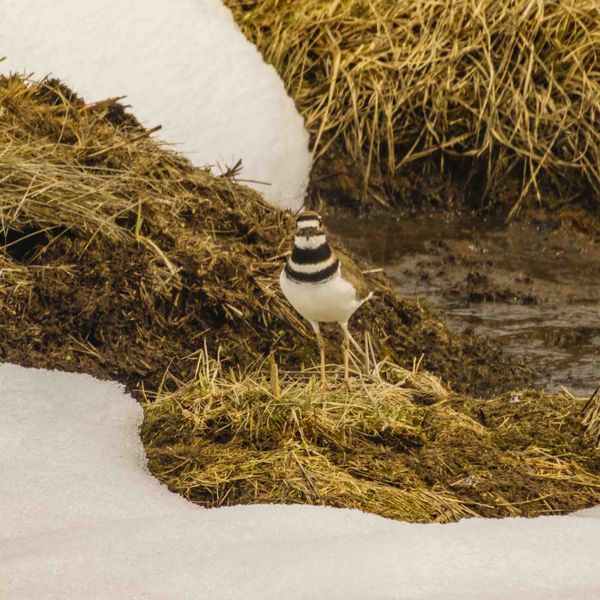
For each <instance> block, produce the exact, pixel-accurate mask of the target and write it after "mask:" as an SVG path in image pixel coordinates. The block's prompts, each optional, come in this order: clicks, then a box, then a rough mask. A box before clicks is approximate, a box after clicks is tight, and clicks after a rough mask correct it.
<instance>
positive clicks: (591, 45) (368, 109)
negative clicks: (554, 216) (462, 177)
mask: <svg viewBox="0 0 600 600" xmlns="http://www.w3.org/2000/svg"><path fill="white" fill-rule="evenodd" d="M226 4H227V5H228V6H229V7H230V8H231V9H232V11H233V13H234V15H235V16H236V19H237V21H238V23H239V24H240V26H241V27H242V29H243V31H244V32H245V33H246V35H248V37H250V39H252V40H253V41H255V43H256V44H257V46H258V47H259V49H260V50H261V52H262V53H263V55H264V56H265V58H266V60H267V61H268V62H270V63H271V64H273V65H274V67H275V68H276V69H277V71H278V72H279V73H280V75H281V76H282V78H283V80H284V82H285V85H286V87H287V90H288V91H289V93H290V94H291V96H292V97H293V98H294V99H295V101H296V104H297V106H298V108H299V109H300V111H301V113H302V114H303V115H304V117H305V121H306V124H307V127H308V129H309V131H310V133H311V136H312V142H313V151H314V153H315V156H316V157H320V156H325V157H326V159H327V160H326V162H327V164H326V166H325V167H324V170H325V172H328V173H329V175H332V174H334V175H339V173H338V171H340V170H342V171H344V173H345V175H344V176H346V177H351V176H352V173H351V171H352V169H356V168H358V171H359V172H360V174H361V176H362V179H363V181H364V183H365V184H366V183H367V182H369V183H371V190H370V192H371V194H374V195H375V196H377V194H376V192H377V190H379V189H380V187H381V185H382V182H383V183H384V184H385V185H384V187H385V189H386V191H387V193H388V194H393V193H394V191H397V186H396V185H395V183H394V182H393V180H394V177H395V176H397V175H401V174H402V173H412V174H413V175H414V174H415V172H414V169H415V166H414V164H412V163H414V161H421V162H423V161H425V162H427V161H431V160H432V159H433V160H434V162H435V164H436V165H437V166H438V167H441V168H442V169H443V168H444V167H445V165H446V164H447V163H448V161H449V160H450V159H462V160H463V162H462V163H460V164H461V165H462V166H456V168H457V169H461V168H462V169H464V168H465V164H467V165H470V167H469V168H472V169H474V170H475V171H477V172H478V173H480V174H482V175H484V176H485V178H486V182H487V183H486V186H485V187H486V192H487V194H488V197H489V196H490V195H493V194H494V193H495V192H497V191H499V190H500V189H501V186H502V183H503V181H504V179H505V178H506V176H511V175H512V176H517V175H519V176H520V177H522V191H523V193H522V195H521V199H520V200H519V202H518V204H517V205H515V211H516V210H517V209H518V207H519V206H520V205H521V203H522V201H523V199H525V198H530V197H531V198H535V199H537V200H538V201H539V202H543V200H544V194H543V188H542V187H541V185H542V182H549V183H552V184H553V185H554V186H555V187H556V188H557V189H558V190H560V191H563V192H564V193H566V192H567V190H568V189H570V190H572V189H579V190H582V189H587V188H590V187H591V188H592V189H593V190H594V191H595V194H596V198H597V197H598V192H599V191H600V166H599V165H600V138H599V137H598V130H599V128H600V127H599V125H600V122H599V119H600V71H598V68H597V64H598V62H597V53H598V48H599V47H600V9H599V7H598V3H597V2H596V1H595V0H570V1H568V2H534V1H532V0H515V1H513V2H509V3H503V2H494V1H493V0H475V1H472V0H459V1H455V2H451V3H447V2H438V1H437V0H425V1H423V0H410V1H408V2H395V1H393V0H368V1H367V0H349V1H346V2H335V3H331V2H329V1H327V0H306V1H304V2H302V3H298V2H294V1H293V0H266V1H265V0H260V1H257V0H253V1H247V0H226ZM340 150H341V153H342V155H343V159H342V161H341V162H340V160H339V157H340ZM465 161H467V162H466V163H465ZM344 164H345V165H346V166H345V167H344V166H342V165H344ZM348 165H351V166H348ZM409 165H412V166H410V168H406V167H408V166H409ZM327 169H329V171H327ZM565 176H566V177H567V178H568V185H567V184H565ZM386 182H387V183H386ZM340 185H342V184H341V183H340ZM344 189H345V190H346V191H349V190H350V189H351V186H350V185H348V186H345V187H344ZM382 202H383V203H385V200H382Z"/></svg>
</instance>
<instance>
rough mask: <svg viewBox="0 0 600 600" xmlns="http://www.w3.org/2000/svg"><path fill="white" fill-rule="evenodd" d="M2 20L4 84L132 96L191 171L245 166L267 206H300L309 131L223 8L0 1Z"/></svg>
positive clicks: (205, 3) (181, 3)
mask: <svg viewBox="0 0 600 600" xmlns="http://www.w3.org/2000/svg"><path fill="white" fill-rule="evenodd" d="M0 14H2V19H0V40H1V43H0V57H2V56H6V60H5V61H3V62H0V73H4V74H8V73H9V72H18V73H31V72H33V73H34V74H35V77H36V78H42V77H44V76H45V75H49V74H51V75H52V76H55V77H58V78H59V79H61V80H62V81H64V82H65V83H66V84H67V85H69V86H70V87H71V88H73V90H74V91H75V92H76V93H77V94H79V95H81V96H83V97H84V98H85V100H86V101H87V102H92V101H97V100H102V99H104V98H109V97H113V96H122V95H126V96H127V98H126V99H125V102H126V103H128V104H130V105H131V106H132V109H133V112H134V114H135V115H136V117H138V118H139V119H140V120H141V121H142V123H143V124H144V125H146V126H149V127H151V126H154V125H157V124H162V125H163V129H162V130H161V131H160V132H159V133H158V134H157V135H158V136H159V137H161V138H162V139H163V140H165V141H167V142H170V143H173V144H175V145H176V146H175V147H176V149H177V150H178V151H180V152H183V153H184V154H186V155H187V156H188V157H189V158H190V159H191V160H192V162H193V163H194V164H196V165H199V166H202V165H207V164H212V165H215V164H216V163H220V164H221V165H222V166H225V165H227V166H232V165H233V164H235V162H236V161H237V160H238V159H242V161H243V171H242V174H241V176H240V177H241V179H244V180H254V181H257V182H264V183H267V184H269V185H264V183H250V185H251V186H252V187H254V188H256V189H257V190H259V191H261V192H263V193H264V194H265V196H266V198H267V199H268V200H269V201H270V202H271V203H272V204H274V205H276V206H279V207H281V208H291V209H294V210H295V209H298V208H300V207H301V206H302V204H303V200H304V194H305V192H306V186H307V183H308V175H309V170H310V166H311V157H310V154H309V152H308V134H307V132H306V130H305V129H304V123H303V120H302V118H301V117H300V115H299V114H298V112H297V110H296V108H295V106H294V103H293V101H292V100H291V98H290V97H289V96H288V95H287V94H286V92H285V89H284V87H283V83H282V81H281V79H280V78H279V76H278V75H277V73H276V72H275V70H274V69H273V67H271V66H269V65H267V64H265V62H264V61H263V59H262V57H261V56H260V53H259V52H258V50H257V49H256V47H255V46H254V45H253V44H251V43H250V42H249V41H248V40H247V39H246V38H245V37H244V36H243V34H242V33H241V32H240V31H239V29H238V28H237V26H236V25H235V23H234V20H233V17H232V15H231V13H230V11H229V10H228V9H227V8H226V7H225V6H224V5H223V4H222V3H221V2H220V1H219V0H178V1H177V2H168V1H167V0H95V1H94V2H81V1H80V0H53V2H39V1H38V0H19V1H18V2H14V0H0ZM215 170H216V171H217V172H218V168H217V169H215Z"/></svg>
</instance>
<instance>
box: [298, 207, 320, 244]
mask: <svg viewBox="0 0 600 600" xmlns="http://www.w3.org/2000/svg"><path fill="white" fill-rule="evenodd" d="M314 237H320V238H325V227H324V226H323V219H322V218H321V215H320V214H319V213H317V212H315V211H313V210H305V211H302V212H301V213H300V214H299V215H298V216H297V217H296V239H298V238H303V239H304V240H306V241H307V242H308V241H309V240H310V239H311V238H314Z"/></svg>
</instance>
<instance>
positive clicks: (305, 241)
mask: <svg viewBox="0 0 600 600" xmlns="http://www.w3.org/2000/svg"><path fill="white" fill-rule="evenodd" d="M326 241H327V237H326V236H325V234H324V233H320V234H318V235H311V236H310V237H308V238H306V237H304V236H302V235H297V236H296V237H295V238H294V245H295V246H296V247H297V248H301V249H302V250H314V249H315V248H318V247H319V246H322V245H323V244H324V243H325V242H326Z"/></svg>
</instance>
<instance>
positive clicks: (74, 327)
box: [0, 78, 527, 396]
mask: <svg viewBox="0 0 600 600" xmlns="http://www.w3.org/2000/svg"><path fill="white" fill-rule="evenodd" d="M0 84H2V85H1V86H0V92H2V93H3V94H4V98H5V101H4V103H5V106H6V108H7V110H5V111H0V115H2V117H1V118H0V128H1V127H5V130H4V132H3V133H4V134H5V136H6V137H7V139H9V140H10V143H9V144H7V148H8V149H9V150H10V151H11V153H13V154H11V153H9V152H7V153H6V154H4V155H0V161H1V160H2V157H8V158H11V157H16V158H13V163H10V165H7V166H6V171H7V172H8V173H9V175H8V176H12V175H11V174H12V173H14V171H15V165H17V167H18V164H19V163H18V160H20V157H21V156H27V155H28V153H33V154H32V157H33V158H32V159H31V160H37V161H41V162H40V167H39V168H41V169H43V168H44V165H45V162H44V161H46V160H48V161H51V162H52V164H59V165H60V167H61V168H60V170H59V171H56V172H59V173H66V174H67V175H68V176H69V177H72V178H73V177H74V178H78V177H79V176H82V177H83V176H84V175H85V173H86V172H87V171H86V170H88V169H93V170H94V173H101V174H102V176H103V177H104V179H103V182H104V184H103V185H104V186H105V187H106V188H107V189H111V190H112V193H113V194H114V195H118V196H119V197H121V198H124V199H125V200H126V202H127V203H130V205H131V207H132V208H131V209H130V210H129V211H128V212H126V213H123V214H121V215H120V216H119V218H118V220H117V225H118V226H119V227H120V228H121V229H122V234H121V237H120V238H119V239H116V238H115V236H114V235H112V236H109V235H105V233H104V232H103V231H96V230H95V229H91V228H90V227H89V226H87V225H86V223H85V214H83V216H82V218H81V223H79V221H75V223H71V224H70V225H69V227H66V226H65V225H64V221H63V220H62V217H61V213H60V209H59V208H58V206H60V202H61V198H58V199H57V198H56V197H53V196H51V195H49V196H48V197H45V196H43V194H51V193H52V190H53V189H55V186H48V188H44V189H43V190H41V191H40V192H38V196H37V198H36V201H37V203H38V204H40V203H43V202H46V203H47V205H48V207H49V210H48V211H47V213H45V215H44V219H45V221H44V224H43V227H42V226H40V225H38V226H37V228H36V221H35V219H33V217H32V218H29V217H28V212H27V210H28V206H27V204H24V205H23V207H21V208H20V210H19V211H18V218H17V217H11V219H12V220H11V221H10V223H6V224H5V228H4V231H5V233H4V235H5V239H4V246H3V247H2V246H0V250H1V251H3V254H2V255H0V259H1V260H5V261H8V263H9V265H12V266H14V267H18V268H19V269H21V270H22V271H23V273H25V275H26V280H27V281H26V282H23V283H22V282H20V281H19V278H18V277H17V276H16V275H14V270H13V271H11V273H13V275H11V277H14V280H11V282H9V283H10V285H7V286H6V287H3V286H0V306H1V310H0V360H4V361H11V362H16V363H19V364H22V365H25V366H35V367H48V368H58V369H64V370H69V371H83V372H86V373H90V374H92V375H96V376H98V377H101V378H110V379H116V380H118V381H121V382H123V383H124V384H126V385H127V387H128V389H130V390H132V391H133V392H134V393H137V394H139V393H140V392H141V391H142V390H145V391H149V392H152V391H154V390H156V389H158V388H159V387H160V386H162V385H163V384H165V385H173V386H175V385H177V384H178V383H179V382H181V381H186V380H188V379H190V378H191V377H192V376H193V375H194V372H195V369H196V363H197V358H198V353H199V352H200V351H202V349H203V348H204V345H205V344H206V345H207V347H208V349H209V352H211V353H212V354H213V355H216V354H217V353H219V352H220V356H221V359H222V360H223V361H224V363H225V364H226V365H231V366H236V365H239V366H241V367H244V366H245V365H248V364H249V363H252V362H254V361H256V360H257V359H261V358H264V357H265V356H267V355H268V354H270V353H273V354H275V355H276V359H277V361H278V362H279V363H280V364H281V365H282V366H283V367H284V368H286V369H287V368H293V369H295V368H299V367H300V366H302V365H309V364H310V363H311V362H314V361H315V360H316V358H317V351H316V345H315V343H314V339H313V335H312V333H311V332H310V330H309V328H308V327H307V325H306V323H303V322H301V321H298V320H296V317H295V315H294V313H293V311H292V310H291V308H290V307H289V306H288V305H287V303H285V301H284V300H283V298H282V297H281V294H280V292H279V290H278V285H277V277H278V274H279V271H280V269H281V267H282V264H283V260H284V258H283V253H284V251H285V250H287V249H288V247H289V242H287V241H286V240H289V239H290V233H291V221H292V219H291V216H289V215H283V214H282V213H280V212H279V211H276V210H274V209H272V208H270V207H268V206H266V205H265V204H264V203H263V201H262V200H261V199H260V197H259V196H258V195H257V194H256V193H254V192H252V191H251V190H248V189H247V188H244V187H243V186H240V185H238V184H237V183H235V181H233V180H232V179H230V178H223V177H221V178H214V177H212V176H211V175H209V174H208V173H207V172H205V171H203V170H201V169H195V168H193V167H192V166H191V165H190V164H189V163H188V162H187V161H186V160H185V159H183V158H181V157H178V156H177V155H175V154H173V153H172V152H170V151H168V150H164V149H162V148H160V147H159V146H158V145H156V144H155V142H154V141H153V140H152V139H150V138H143V139H141V138H140V126H139V124H138V123H137V122H136V121H135V120H134V119H129V118H127V117H126V114H125V113H124V112H123V111H122V110H121V109H118V108H114V106H113V104H112V103H110V102H109V103H107V104H106V105H99V106H98V107H92V108H86V107H85V106H84V104H83V102H82V101H81V100H80V99H78V98H76V97H75V96H74V95H73V94H70V93H69V90H67V89H66V88H65V87H64V86H60V85H57V84H56V83H55V82H44V83H42V84H39V85H34V86H33V87H27V86H26V85H24V84H23V83H22V82H20V81H19V80H18V79H15V78H13V79H11V80H6V79H4V80H2V79H1V78H0ZM2 86H5V87H4V88H2ZM0 98H1V96H0ZM3 119H4V122H3V121H2V120H3ZM48 148H51V149H52V153H53V154H52V155H50V156H48V155H47V154H46V153H47V149H48ZM40 149H41V150H40ZM34 150H35V152H34ZM40 157H41V158H40ZM14 161H16V162H14ZM0 167H2V164H1V162H0ZM54 172H55V171H53V173H54ZM122 173H127V174H128V177H127V178H123V177H121V178H119V177H120V175H121V174H122ZM27 177H30V176H29V175H27V174H26V175H24V176H23V177H22V178H21V179H20V180H18V181H17V182H16V183H15V184H14V185H19V186H22V187H21V188H17V195H18V194H19V193H20V192H19V191H18V189H22V193H23V194H24V193H25V191H26V189H27V186H28V185H29V184H30V182H29V181H28V180H27ZM113 177H114V178H115V183H112V181H111V179H112V178H113ZM65 185H67V186H68V182H66V183H65ZM1 189H2V188H0V191H1ZM8 191H9V189H8V188H7V193H8ZM10 191H11V193H12V192H13V188H10ZM138 200H139V202H140V203H141V202H142V200H143V215H142V216H143V225H142V228H141V231H140V233H141V234H142V236H143V237H140V238H139V239H138V238H136V237H135V236H134V234H133V232H134V230H135V229H136V222H137V221H136V219H137V214H136V206H137V205H138ZM55 205H56V207H55V208H50V207H54V206H55ZM139 206H141V204H140V205H139ZM109 208H110V207H109ZM82 210H83V209H82ZM36 218H37V217H36ZM42 229H43V230H44V233H36V231H40V230H42ZM148 240H149V241H148ZM152 244H154V247H153V246H152ZM157 249H158V250H157ZM362 264H363V266H367V265H366V263H362ZM7 273H8V271H7ZM370 282H371V285H372V286H373V288H374V290H375V291H376V295H375V297H374V299H373V300H372V301H370V302H369V303H368V304H367V305H365V307H364V308H362V309H361V311H360V312H359V313H358V314H357V315H356V317H355V318H354V319H353V321H352V323H351V329H352V330H353V331H354V332H356V333H357V335H358V336H359V338H360V332H362V331H363V330H365V329H367V330H368V331H369V332H370V333H371V335H372V337H373V339H374V342H375V346H376V350H377V352H378V355H379V356H380V357H383V356H386V355H388V356H390V357H391V358H392V359H393V360H395V361H397V362H399V363H400V364H403V365H406V366H409V367H410V366H412V365H413V364H417V363H418V364H420V365H421V366H422V367H423V368H426V369H430V370H431V371H433V372H434V373H437V374H439V375H440V376H441V377H442V379H443V380H444V381H445V382H446V383H447V384H448V385H450V386H451V387H453V388H454V389H456V390H457V391H464V392H469V393H471V394H476V395H483V396H489V395H492V394H494V393H496V392H498V391H500V390H507V389H511V388H513V387H516V386H519V385H522V384H523V383H524V382H526V381H527V373H526V372H525V370H524V369H523V368H522V365H521V363H520V361H519V360H515V359H514V358H511V357H509V356H507V355H506V354H504V353H503V352H502V350H501V348H500V346H499V345H498V344H495V343H493V342H490V341H489V340H488V339H486V338H484V337H481V336H478V335H475V334H473V333H468V332H467V333H455V332H452V331H451V330H450V329H448V328H447V327H446V325H445V324H444V323H443V321H442V320H441V319H440V317H439V316H438V315H437V314H436V312H435V311H432V310H431V309H429V308H427V307H423V306H422V305H421V304H420V303H419V302H416V301H411V300H402V299H400V298H399V297H398V296H397V295H396V294H395V292H394V291H393V289H392V287H391V285H390V283H389V281H388V280H386V279H385V278H384V277H382V276H371V277H370ZM325 333H326V337H327V338H328V340H329V344H330V348H329V349H328V353H329V357H330V359H332V360H339V359H340V346H339V345H340V342H341V336H340V334H339V332H337V331H335V332H334V331H332V328H327V329H326V331H325ZM167 371H168V373H169V377H167V378H166V379H165V374H166V372H167Z"/></svg>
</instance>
